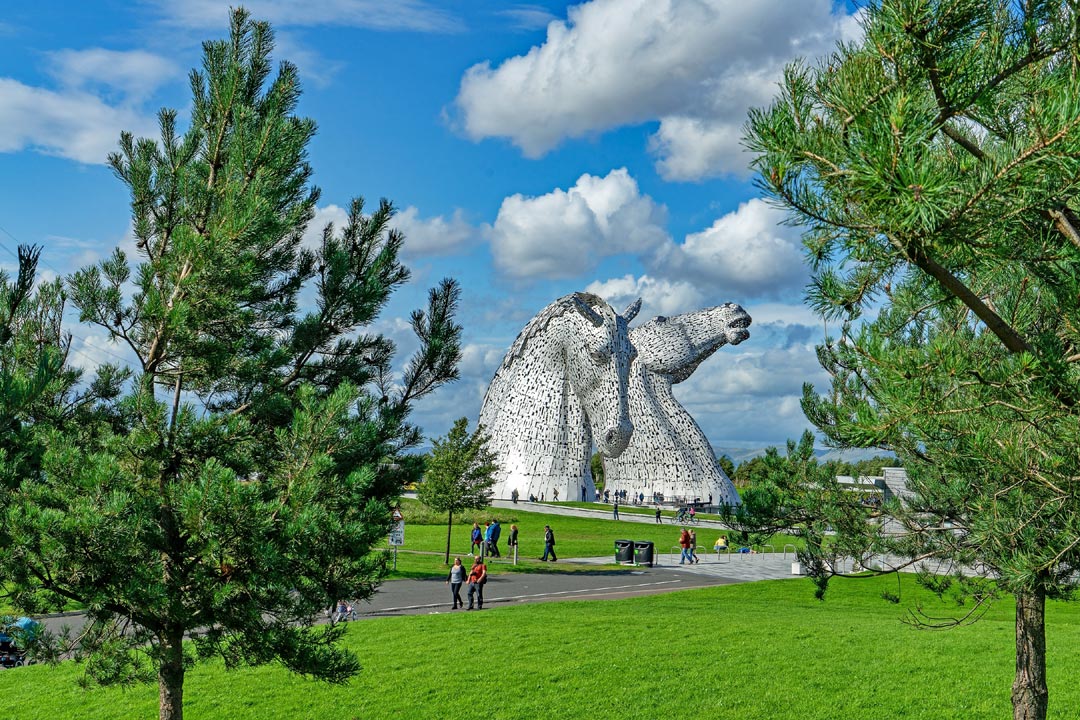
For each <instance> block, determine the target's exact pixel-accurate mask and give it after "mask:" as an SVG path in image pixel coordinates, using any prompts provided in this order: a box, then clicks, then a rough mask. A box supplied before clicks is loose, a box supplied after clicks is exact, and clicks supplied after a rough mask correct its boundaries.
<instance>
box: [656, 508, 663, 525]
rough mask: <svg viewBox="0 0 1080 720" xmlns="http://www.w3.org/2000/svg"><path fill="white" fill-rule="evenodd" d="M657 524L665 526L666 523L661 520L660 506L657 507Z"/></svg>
mask: <svg viewBox="0 0 1080 720" xmlns="http://www.w3.org/2000/svg"><path fill="white" fill-rule="evenodd" d="M656 524H657V525H663V524H664V521H663V520H661V519H660V506H659V505H657V506H656Z"/></svg>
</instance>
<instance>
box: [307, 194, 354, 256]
mask: <svg viewBox="0 0 1080 720" xmlns="http://www.w3.org/2000/svg"><path fill="white" fill-rule="evenodd" d="M348 222H349V211H348V210H346V209H345V208H343V207H341V206H339V205H333V204H331V205H327V206H326V207H316V208H315V217H314V218H312V220H311V222H309V223H308V226H307V227H306V228H304V238H303V240H302V241H301V242H302V244H303V245H304V247H307V248H310V249H312V250H317V249H318V248H319V247H321V246H322V237H323V230H325V229H326V226H327V224H329V223H333V225H334V233H335V234H339V233H340V232H341V228H343V227H345V225H346V223H348Z"/></svg>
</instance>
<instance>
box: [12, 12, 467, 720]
mask: <svg viewBox="0 0 1080 720" xmlns="http://www.w3.org/2000/svg"><path fill="white" fill-rule="evenodd" d="M231 20H232V22H231V33H230V37H229V39H227V40H224V41H216V42H207V43H205V44H204V46H203V50H204V57H203V65H202V69H201V70H200V71H193V72H192V73H191V78H190V79H191V89H192V95H193V104H192V108H191V123H190V126H189V127H188V128H187V129H186V130H185V131H183V132H180V131H179V130H178V128H177V114H176V112H175V111H172V110H163V111H162V112H161V113H160V114H159V123H160V131H161V135H160V138H159V139H158V140H157V141H154V140H150V139H138V140H137V139H135V138H134V137H132V136H131V135H130V134H127V133H124V134H123V135H122V136H121V140H120V150H119V152H117V153H115V154H113V155H112V156H110V158H109V163H110V165H111V167H112V168H113V170H114V172H115V173H116V175H117V177H118V178H119V179H120V180H121V181H122V182H123V183H124V184H125V185H126V186H127V187H128V188H129V190H130V193H131V207H132V218H133V223H134V233H135V238H136V246H137V257H136V258H134V259H129V258H128V257H127V256H126V255H125V254H124V253H123V252H121V251H120V250H116V251H115V252H114V253H113V254H112V255H111V257H109V258H108V259H106V260H104V261H103V262H101V263H100V264H98V265H96V266H93V267H88V268H85V269H83V270H80V271H79V272H77V273H76V274H75V275H74V276H73V277H71V278H70V279H69V281H68V286H67V289H68V292H69V294H70V297H71V300H72V303H73V305H74V306H75V307H76V308H77V309H78V310H79V312H80V316H81V319H82V321H83V322H86V323H91V324H93V325H95V326H97V327H98V328H101V329H104V330H105V331H107V332H108V333H109V334H110V336H111V337H112V338H113V340H114V341H116V342H118V343H120V344H122V345H125V346H127V347H128V348H129V349H130V350H131V352H132V353H134V355H135V356H136V357H137V358H138V367H137V368H136V371H135V373H134V375H133V377H132V378H131V381H130V383H128V384H127V385H126V388H127V389H126V391H125V392H124V393H123V394H121V395H119V396H117V397H108V395H107V394H102V395H101V396H100V398H99V402H98V403H97V406H96V411H97V413H98V414H97V416H96V417H97V419H98V423H97V424H96V425H95V427H96V428H98V430H97V432H96V433H95V435H94V436H93V437H92V438H87V437H86V436H85V435H79V434H77V433H75V432H74V431H73V430H72V428H71V427H70V426H69V425H64V424H55V425H54V426H53V427H52V428H51V430H50V431H49V432H50V434H49V436H48V438H47V440H48V442H47V443H46V444H45V448H46V449H45V451H44V453H43V456H42V458H41V470H40V472H38V473H36V474H34V475H32V476H30V477H28V478H26V479H25V480H24V481H23V483H22V487H21V492H20V493H19V497H18V501H17V502H16V503H15V504H14V505H13V507H12V509H11V510H10V511H9V512H8V513H7V515H6V520H7V523H8V527H9V528H10V531H11V533H12V536H13V538H14V542H13V543H12V544H11V545H10V546H8V547H7V548H5V549H4V551H3V558H2V560H3V563H2V565H3V566H4V567H7V568H14V569H13V570H12V571H11V575H10V581H11V582H12V583H13V585H14V587H15V588H16V590H17V593H16V597H17V598H18V600H19V602H20V603H21V605H23V606H31V605H36V606H39V607H40V606H41V605H44V604H55V603H56V602H58V601H59V600H71V601H77V602H79V603H82V604H83V606H84V607H85V608H86V609H87V615H88V618H89V621H88V622H89V625H88V628H87V629H86V630H85V631H84V632H83V633H82V634H81V636H80V637H81V643H80V645H79V646H78V647H77V649H76V651H77V653H78V654H79V656H80V657H84V658H87V659H88V663H87V666H86V667H87V671H88V673H89V675H90V677H92V678H93V679H94V680H96V681H98V682H102V683H115V682H134V681H139V680H148V679H155V678H156V680H157V682H158V685H159V688H160V717H161V718H162V720H174V719H179V718H181V717H182V715H183V686H184V673H185V671H186V669H187V668H188V667H189V665H190V663H191V662H192V661H193V660H195V659H202V658H208V657H211V656H218V657H221V658H223V659H224V661H225V664H226V666H227V667H235V666H237V665H241V664H261V663H267V662H274V661H277V662H280V663H282V664H283V665H284V666H285V667H287V668H288V669H290V670H292V671H295V672H298V673H302V674H305V675H309V676H313V677H316V678H320V679H323V680H327V681H330V682H342V681H345V680H346V679H347V678H349V677H350V676H351V675H353V674H354V673H355V672H356V671H357V670H358V669H359V664H358V660H357V658H356V657H355V656H354V655H353V654H352V653H350V652H349V651H347V650H345V649H343V648H341V647H339V646H338V645H337V644H336V641H337V640H338V638H339V637H340V636H341V633H342V629H341V628H340V626H335V625H317V624H315V621H316V619H317V618H318V617H320V616H321V611H322V610H323V609H325V608H326V607H328V606H329V605H330V604H331V603H332V602H334V601H335V600H337V599H339V598H355V599H362V598H366V597H369V596H370V595H371V594H372V593H373V592H374V591H375V588H376V586H377V584H378V582H379V581H380V579H381V578H382V577H383V574H384V571H385V560H384V556H383V554H382V553H379V552H375V548H377V547H378V545H379V544H381V542H382V541H383V538H384V537H385V535H386V533H387V531H388V529H389V524H390V508H391V506H392V505H393V504H394V503H395V502H396V500H397V498H398V496H399V494H400V492H401V489H402V487H403V484H404V483H405V482H406V481H411V480H413V479H415V475H416V470H417V463H416V462H412V461H409V460H408V459H405V458H403V457H402V453H403V452H404V451H406V450H408V449H409V448H411V447H414V446H415V445H416V444H417V443H418V441H419V440H420V439H421V434H420V430H419V428H416V427H414V426H413V425H410V424H409V423H408V416H409V411H410V408H411V406H412V404H413V403H414V402H415V401H416V400H417V399H418V398H420V397H423V396H424V395H426V394H428V393H430V392H431V391H433V390H434V389H436V388H438V387H439V386H441V385H443V384H444V383H446V382H448V381H451V380H453V379H454V378H455V377H456V364H457V361H458V358H459V356H460V348H459V344H460V332H461V330H460V327H459V326H458V325H456V324H455V322H454V312H455V309H456V305H457V302H458V295H459V290H458V287H457V285H456V283H455V282H453V281H451V280H444V281H443V282H442V283H441V284H440V285H439V286H438V287H436V288H435V289H433V290H431V291H430V294H429V302H428V307H427V308H426V310H423V311H416V312H414V313H413V315H412V324H413V328H414V330H415V332H416V335H417V336H418V338H419V340H420V349H419V350H418V351H417V352H416V354H415V355H414V356H413V357H412V359H411V360H410V361H409V363H408V364H407V366H406V368H405V371H404V376H403V377H396V376H395V374H394V373H393V372H392V361H393V354H394V346H393V343H391V342H390V341H389V340H387V339H386V338H384V337H382V336H380V335H378V334H374V333H371V332H369V331H367V330H366V328H367V327H369V326H370V325H371V323H372V322H373V321H375V320H376V319H377V317H378V315H379V313H380V312H381V311H382V310H383V309H384V307H385V305H386V303H387V300H388V299H389V297H390V295H391V293H392V292H393V291H394V290H395V289H397V288H398V287H400V286H401V285H402V284H403V283H405V282H406V281H407V280H408V278H409V272H408V270H407V269H406V268H405V267H404V266H403V265H402V264H401V263H400V262H399V260H398V253H399V250H400V248H401V244H402V241H403V238H402V236H401V234H400V233H398V232H397V231H395V230H393V229H391V221H392V217H393V213H394V211H393V207H392V205H391V204H390V203H389V202H387V201H383V202H382V203H381V204H380V205H379V206H378V207H377V208H376V209H375V210H374V211H373V212H371V213H370V214H366V213H365V209H364V205H363V202H362V201H361V200H355V201H353V202H352V204H351V207H350V212H349V217H348V221H347V222H346V224H345V226H344V227H343V228H340V229H335V228H333V227H330V226H328V227H327V228H326V229H325V231H324V232H323V235H322V239H321V242H320V243H319V244H318V247H316V248H314V249H311V248H308V247H305V246H304V245H303V243H302V237H303V234H304V230H305V227H306V226H307V224H308V223H309V222H310V221H311V220H312V218H313V215H314V210H315V204H316V201H317V200H318V198H319V192H318V190H317V189H316V188H315V187H314V186H313V185H312V184H311V177H312V169H311V167H310V166H309V165H308V163H307V150H306V147H307V144H308V142H309V141H310V139H311V137H312V135H313V134H314V132H315V124H314V122H312V121H311V120H309V119H305V118H301V117H298V116H296V115H295V114H294V113H295V110H296V107H297V101H298V99H299V96H300V90H299V85H298V82H297V75H296V69H295V68H294V67H293V66H292V65H290V64H289V63H281V64H280V66H279V68H278V70H277V72H276V73H274V72H273V71H272V67H271V61H270V52H271V49H272V46H273V36H272V33H271V30H270V28H269V26H268V25H267V24H265V23H261V22H254V21H252V20H251V19H250V18H249V17H248V15H247V13H246V12H244V11H243V10H236V11H234V12H233V13H232V16H231ZM312 286H313V291H312V292H311V293H310V294H311V295H313V296H314V301H313V309H310V310H304V309H303V308H302V307H301V301H300V298H301V291H302V290H303V289H304V288H308V287H312ZM185 637H187V638H190V639H191V641H192V642H191V643H190V644H186V643H185Z"/></svg>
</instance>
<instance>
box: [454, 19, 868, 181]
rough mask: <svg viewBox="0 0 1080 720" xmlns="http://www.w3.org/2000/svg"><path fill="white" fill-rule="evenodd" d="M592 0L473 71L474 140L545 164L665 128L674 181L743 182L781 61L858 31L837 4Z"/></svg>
mask: <svg viewBox="0 0 1080 720" xmlns="http://www.w3.org/2000/svg"><path fill="white" fill-rule="evenodd" d="M792 10H793V7H792V4H791V2H790V0H756V1H755V2H746V0H592V2H587V3H584V4H582V5H577V6H574V7H571V8H570V9H569V11H568V17H567V19H566V20H565V21H558V22H552V23H551V24H549V25H548V28H547V37H546V39H545V41H544V43H543V44H542V45H539V46H536V47H533V48H532V49H531V50H530V51H529V52H528V53H527V54H525V55H519V56H516V57H512V58H509V59H507V60H504V61H503V62H501V63H499V64H497V65H492V63H491V62H484V63H480V64H478V65H474V66H473V67H471V68H469V70H468V71H466V73H465V75H464V76H463V78H462V81H461V87H460V91H459V93H458V96H457V100H456V104H457V107H458V109H459V110H460V112H461V116H462V126H463V130H464V131H465V133H466V134H467V135H468V136H469V137H471V138H473V139H477V140H478V139H481V138H487V137H503V138H508V139H509V140H510V141H511V142H513V143H514V144H515V145H517V146H518V147H520V148H521V149H522V151H523V152H524V153H525V154H526V155H528V156H539V155H542V154H544V153H545V152H547V151H548V150H551V149H552V148H554V147H555V146H556V145H558V144H559V143H560V142H561V141H563V140H564V139H566V138H576V137H582V136H585V135H588V134H591V133H596V132H602V131H604V130H608V129H611V128H614V127H619V126H622V125H628V124H636V123H641V122H647V121H655V120H659V121H660V128H659V130H658V132H657V133H656V135H655V136H654V138H653V140H652V142H651V147H652V148H653V150H654V152H655V153H656V155H657V161H658V168H659V170H660V172H661V173H663V174H664V175H665V177H667V178H669V179H673V180H693V179H699V178H702V177H706V176H709V175H715V174H719V173H724V172H734V173H739V172H742V171H743V168H744V167H745V164H746V163H745V158H744V157H743V156H742V153H741V151H740V148H739V134H740V133H739V128H740V127H741V125H742V123H743V121H744V118H745V116H746V111H747V109H748V108H749V107H751V106H754V105H761V104H764V103H766V102H767V101H768V99H769V98H770V97H771V95H772V93H773V90H774V88H773V81H774V80H776V79H777V78H778V77H779V75H780V72H781V70H782V68H783V66H784V64H785V63H787V62H789V61H790V60H792V59H794V58H795V57H799V56H803V57H813V56H817V55H820V54H822V53H823V52H826V51H828V50H829V49H831V48H832V47H833V45H834V44H835V42H836V40H837V39H840V38H849V37H852V36H854V35H855V34H856V33H857V23H855V22H854V21H853V19H852V17H851V16H848V15H845V14H844V13H843V12H842V10H839V9H837V8H834V6H833V3H832V2H831V0H801V2H799V4H798V12H793V11H792Z"/></svg>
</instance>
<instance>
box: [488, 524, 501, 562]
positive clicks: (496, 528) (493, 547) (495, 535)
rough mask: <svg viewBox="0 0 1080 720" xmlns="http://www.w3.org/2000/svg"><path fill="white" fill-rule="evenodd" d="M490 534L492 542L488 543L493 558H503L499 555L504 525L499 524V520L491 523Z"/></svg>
mask: <svg viewBox="0 0 1080 720" xmlns="http://www.w3.org/2000/svg"><path fill="white" fill-rule="evenodd" d="M489 533H490V534H491V542H489V543H488V550H489V551H490V554H491V557H502V555H501V554H500V553H499V537H500V536H501V535H502V525H500V524H499V519H498V518H495V519H494V520H492V521H491V528H489Z"/></svg>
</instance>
